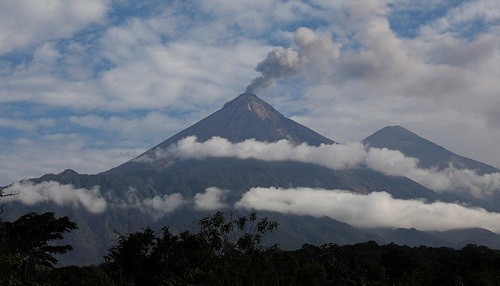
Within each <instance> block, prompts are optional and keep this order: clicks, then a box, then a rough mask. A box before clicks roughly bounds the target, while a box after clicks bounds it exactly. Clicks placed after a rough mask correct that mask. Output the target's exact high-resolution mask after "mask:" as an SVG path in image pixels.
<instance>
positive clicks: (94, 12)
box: [0, 0, 109, 54]
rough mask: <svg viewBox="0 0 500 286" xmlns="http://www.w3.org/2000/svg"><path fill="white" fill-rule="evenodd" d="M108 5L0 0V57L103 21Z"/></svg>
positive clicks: (62, 0)
mask: <svg viewBox="0 0 500 286" xmlns="http://www.w3.org/2000/svg"><path fill="white" fill-rule="evenodd" d="M108 4H109V1H106V0H89V1H79V0H18V1H0V54H3V53H8V52H10V51H12V50H14V49H25V48H30V46H32V45H37V44H38V43H43V42H45V41H47V40H52V39H58V38H62V37H68V36H71V34H72V33H74V32H76V31H78V30H80V29H82V28H84V27H85V26H87V25H89V24H91V23H96V22H100V21H102V20H103V19H104V16H105V15H106V12H107V10H108V7H107V5H108Z"/></svg>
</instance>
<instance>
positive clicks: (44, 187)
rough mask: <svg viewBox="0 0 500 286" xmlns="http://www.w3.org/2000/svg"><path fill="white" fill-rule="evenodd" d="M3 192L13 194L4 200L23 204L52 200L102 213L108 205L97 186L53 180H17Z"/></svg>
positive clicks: (63, 204)
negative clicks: (64, 183)
mask: <svg viewBox="0 0 500 286" xmlns="http://www.w3.org/2000/svg"><path fill="white" fill-rule="evenodd" d="M3 192H4V193H5V194H15V195H13V196H8V197H5V198H4V200H5V201H6V202H10V201H18V202H20V203H22V204H25V205H35V204H39V203H44V202H53V203H55V204H57V205H59V206H71V207H73V208H77V207H83V208H85V209H86V210H87V211H89V212H91V213H102V212H104V211H105V210H106V208H107V207H108V204H107V202H106V200H105V199H104V198H103V197H102V196H101V193H100V191H99V187H98V186H96V187H94V188H93V189H91V190H87V189H77V188H74V187H73V186H72V185H61V184H59V183H57V182H54V181H48V182H41V183H39V184H34V183H33V182H31V181H22V182H17V183H14V184H12V185H11V186H9V187H8V188H6V189H4V190H3Z"/></svg>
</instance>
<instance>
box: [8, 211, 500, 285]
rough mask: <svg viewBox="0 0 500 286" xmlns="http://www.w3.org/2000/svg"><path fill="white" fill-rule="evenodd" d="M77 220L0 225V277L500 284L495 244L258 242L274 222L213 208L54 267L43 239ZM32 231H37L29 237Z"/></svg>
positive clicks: (29, 218)
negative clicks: (188, 224) (93, 256)
mask: <svg viewBox="0 0 500 286" xmlns="http://www.w3.org/2000/svg"><path fill="white" fill-rule="evenodd" d="M75 227H76V226H75V225H74V223H72V222H70V221H69V220H68V219H67V218H66V217H63V218H60V219H56V218H54V216H53V214H50V213H45V214H41V215H39V214H33V213H31V214H28V215H26V216H23V217H21V218H20V219H18V220H16V221H15V222H2V224H1V236H0V238H1V240H0V250H1V253H0V254H1V255H0V256H1V257H0V259H1V261H0V266H1V269H0V271H1V277H0V284H1V285H500V251H497V250H491V249H489V248H486V247H482V246H476V245H468V246H466V247H464V248H463V249H461V250H457V249H452V248H445V247H442V248H432V247H424V246H421V247H413V248H412V247H408V246H399V245H396V244H388V245H378V244H377V243H375V242H373V241H370V242H366V243H360V244H355V245H344V246H340V245H337V244H325V245H321V246H314V245H308V244H306V245H303V246H302V248H300V249H298V250H293V251H285V250H281V249H279V247H277V246H270V247H265V246H263V243H262V241H263V239H264V237H265V235H266V234H267V233H268V232H271V231H273V230H274V229H275V228H276V227H277V223H276V222H274V221H271V220H269V219H267V218H259V217H258V216H257V215H256V214H255V213H252V214H250V215H248V216H238V215H235V214H232V213H230V214H224V213H222V212H217V213H215V214H213V215H211V216H208V217H206V218H204V219H202V220H200V221H199V223H198V229H197V230H196V231H194V232H189V231H184V232H182V233H179V234H174V233H172V231H171V230H170V229H169V228H163V229H162V230H161V231H160V232H156V231H154V230H152V229H150V228H146V229H143V230H141V231H137V232H133V233H129V234H126V235H120V236H119V237H118V240H117V242H116V244H115V245H114V246H112V247H111V248H110V249H109V252H108V255H107V256H106V257H105V258H104V262H103V263H102V264H101V265H98V266H86V267H77V266H69V267H62V268H53V264H54V263H55V260H54V258H53V256H52V255H51V254H54V253H64V252H66V251H68V250H69V249H70V248H71V247H70V246H68V245H63V246H51V245H49V244H47V242H50V241H55V240H59V239H61V238H62V234H63V233H65V232H67V231H69V230H71V229H74V228H75ZM34 233H37V234H38V235H34Z"/></svg>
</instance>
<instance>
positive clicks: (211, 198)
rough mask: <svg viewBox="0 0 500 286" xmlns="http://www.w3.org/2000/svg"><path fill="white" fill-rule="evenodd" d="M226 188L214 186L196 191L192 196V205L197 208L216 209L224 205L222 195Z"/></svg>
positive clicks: (225, 192) (224, 193)
mask: <svg viewBox="0 0 500 286" xmlns="http://www.w3.org/2000/svg"><path fill="white" fill-rule="evenodd" d="M228 192H229V191H228V190H223V189H219V188H216V187H211V188H206V189H205V192H204V193H197V194H196V195H195V196H194V197H193V202H194V207H195V208H196V209H199V210H217V209H222V208H224V207H226V206H227V205H226V203H225V202H224V196H225V195H226V194H227V193H228Z"/></svg>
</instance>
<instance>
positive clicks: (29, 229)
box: [0, 212, 77, 281]
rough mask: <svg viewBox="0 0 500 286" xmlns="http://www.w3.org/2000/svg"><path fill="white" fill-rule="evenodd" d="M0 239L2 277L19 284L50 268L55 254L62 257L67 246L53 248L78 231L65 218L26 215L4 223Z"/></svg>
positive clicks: (36, 214) (50, 214) (74, 225)
mask: <svg viewBox="0 0 500 286" xmlns="http://www.w3.org/2000/svg"><path fill="white" fill-rule="evenodd" d="M1 227H2V229H1V233H0V236H1V237H0V240H1V241H2V242H3V244H4V247H3V248H2V249H1V250H2V252H1V253H0V256H1V257H0V259H1V263H2V269H1V270H0V271H2V272H4V273H2V274H3V275H2V276H3V277H2V278H4V279H5V278H6V277H10V278H12V279H17V280H19V281H26V280H30V279H31V277H30V276H34V275H36V274H37V273H39V272H40V271H43V270H44V269H50V268H52V267H53V266H54V265H55V264H56V263H57V259H56V258H55V257H54V255H55V254H64V253H66V252H68V251H70V250H72V249H73V248H72V247H71V246H70V245H52V244H51V243H52V242H54V241H57V240H61V239H63V235H64V234H65V233H67V232H70V231H71V230H74V229H76V228H77V226H76V223H74V222H72V221H70V220H69V218H68V217H66V216H65V217H61V218H55V217H54V213H51V212H46V213H43V214H38V213H28V214H26V215H23V216H21V217H20V218H19V219H17V220H16V221H14V222H3V223H2V226H1Z"/></svg>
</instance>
